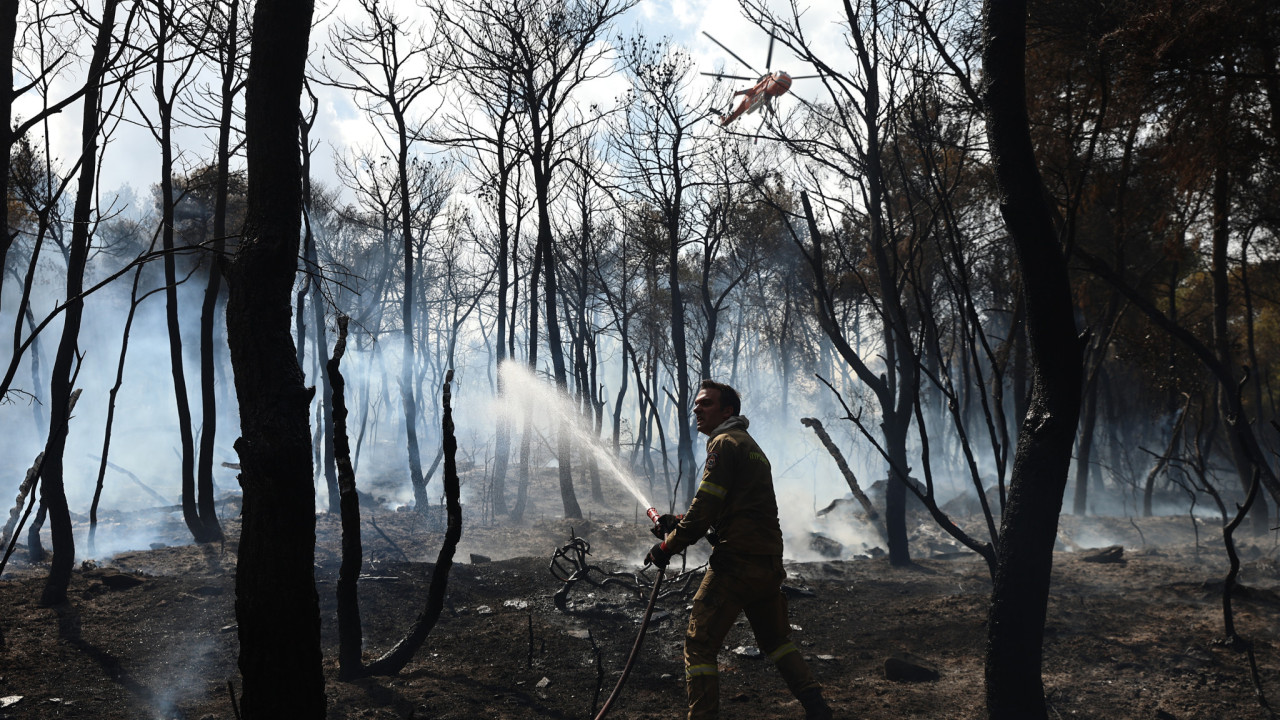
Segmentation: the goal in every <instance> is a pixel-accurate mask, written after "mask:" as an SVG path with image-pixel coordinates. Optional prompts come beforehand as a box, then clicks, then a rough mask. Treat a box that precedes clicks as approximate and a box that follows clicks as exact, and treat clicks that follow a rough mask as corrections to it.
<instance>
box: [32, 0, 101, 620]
mask: <svg viewBox="0 0 1280 720" xmlns="http://www.w3.org/2000/svg"><path fill="white" fill-rule="evenodd" d="M117 5H118V2H117V0H107V2H105V3H104V4H103V7H102V22H101V23H100V24H99V26H98V35H97V38H96V40H95V41H94V46H93V58H92V60H91V61H90V63H89V72H88V76H87V79H86V82H85V86H86V90H85V96H84V106H83V107H84V110H83V113H82V116H81V126H80V136H81V152H82V153H83V155H82V157H81V163H80V178H79V183H78V185H77V187H76V202H75V209H74V210H73V211H72V213H73V214H72V227H71V248H70V250H71V252H70V254H69V256H68V259H67V309H66V311H65V313H64V315H63V325H62V338H61V340H60V341H59V342H58V352H57V355H55V356H54V360H53V377H52V379H51V381H50V383H49V438H48V441H47V442H46V444H45V450H44V466H43V469H42V470H41V482H40V502H41V504H42V505H43V507H44V508H46V509H47V510H48V513H49V529H50V533H51V540H52V545H53V560H52V563H51V566H50V568H49V578H48V580H46V582H45V586H44V591H43V592H42V593H41V595H40V604H41V605H60V604H62V603H65V602H66V601H67V586H68V585H69V584H70V583H71V568H72V565H73V564H74V563H75V555H76V548H75V539H74V537H73V536H72V533H71V511H70V508H68V507H67V494H66V488H65V485H64V480H63V454H64V452H65V450H66V446H67V424H68V423H69V422H70V420H71V407H72V392H73V390H74V387H75V378H76V375H77V374H78V372H79V371H78V365H79V362H80V355H79V350H78V343H79V337H80V321H81V319H82V317H83V313H84V300H83V298H82V297H81V293H83V291H84V269H85V265H86V263H87V262H88V259H89V227H90V215H91V212H92V207H93V201H94V193H93V188H94V184H95V181H96V180H97V167H98V133H99V131H100V130H101V128H102V120H101V110H100V108H99V107H98V105H99V98H100V97H101V89H100V88H101V84H102V80H103V78H104V77H106V68H107V56H108V54H109V52H110V49H111V39H112V38H111V33H112V30H114V28H115V17H116V7H117Z"/></svg>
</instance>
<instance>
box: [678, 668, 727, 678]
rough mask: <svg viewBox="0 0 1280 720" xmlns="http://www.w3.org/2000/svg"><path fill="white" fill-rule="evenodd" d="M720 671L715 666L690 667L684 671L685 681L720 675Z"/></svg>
mask: <svg viewBox="0 0 1280 720" xmlns="http://www.w3.org/2000/svg"><path fill="white" fill-rule="evenodd" d="M719 674H720V671H719V670H718V669H717V668H716V666H715V665H689V666H687V667H685V669H684V677H685V679H686V680H687V679H689V678H691V677H696V676H699V675H717V676H718V675H719Z"/></svg>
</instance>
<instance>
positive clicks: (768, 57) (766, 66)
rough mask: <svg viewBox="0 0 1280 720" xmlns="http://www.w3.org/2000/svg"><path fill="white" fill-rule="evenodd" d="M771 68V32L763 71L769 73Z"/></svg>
mask: <svg viewBox="0 0 1280 720" xmlns="http://www.w3.org/2000/svg"><path fill="white" fill-rule="evenodd" d="M772 67H773V32H772V31H770V32H769V52H768V54H766V55H765V56H764V71H765V72H769V69H770V68H772Z"/></svg>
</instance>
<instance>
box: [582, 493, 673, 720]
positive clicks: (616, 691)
mask: <svg viewBox="0 0 1280 720" xmlns="http://www.w3.org/2000/svg"><path fill="white" fill-rule="evenodd" d="M646 514H647V515H648V516H649V519H650V520H652V521H653V524H654V525H657V524H658V511H657V510H655V509H654V508H649V510H648V511H647V513H646ZM666 575H667V570H666V568H658V577H657V578H655V579H654V581H653V590H652V591H651V592H650V593H649V604H648V605H646V606H645V608H644V617H643V618H641V620H640V631H639V632H637V633H636V641H635V643H634V644H632V646H631V654H630V655H628V656H627V663H626V664H625V665H623V666H622V675H621V676H620V677H619V678H618V684H617V685H614V686H613V692H611V693H609V698H608V699H607V700H605V701H604V705H603V706H601V708H600V712H598V713H596V716H595V718H594V720H603V718H604V716H605V714H606V713H608V712H609V709H610V708H612V707H613V703H614V701H615V700H617V699H618V696H619V695H621V694H622V686H623V685H624V684H625V683H626V682H627V676H628V675H630V674H631V668H632V667H634V666H635V664H636V658H638V657H640V646H641V645H642V644H643V643H644V634H645V632H646V631H648V629H649V618H650V617H652V616H653V606H654V604H655V603H656V602H657V601H658V591H659V590H660V589H661V588H662V579H663V578H664V577H666Z"/></svg>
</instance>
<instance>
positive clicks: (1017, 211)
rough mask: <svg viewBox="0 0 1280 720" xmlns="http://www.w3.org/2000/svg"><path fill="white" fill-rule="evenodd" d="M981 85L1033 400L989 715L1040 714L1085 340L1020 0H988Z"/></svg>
mask: <svg viewBox="0 0 1280 720" xmlns="http://www.w3.org/2000/svg"><path fill="white" fill-rule="evenodd" d="M983 14H984V18H983V21H984V23H983V38H982V40H983V44H984V47H983V56H982V66H983V68H984V69H985V75H984V80H983V86H982V97H983V107H984V112H985V116H986V117H985V119H986V124H987V138H988V142H989V144H990V151H991V158H992V161H993V163H994V165H995V179H996V186H997V191H998V193H999V200H1000V213H1001V215H1002V216H1003V218H1004V222H1005V226H1006V228H1007V230H1008V231H1009V236H1010V239H1011V241H1012V243H1013V248H1014V252H1015V256H1016V257H1017V261H1018V266H1019V269H1020V270H1021V272H1022V278H1023V283H1022V293H1023V299H1024V301H1025V307H1026V327H1027V337H1028V340H1029V344H1030V350H1031V360H1032V384H1031V397H1030V400H1029V403H1028V407H1027V414H1026V416H1025V417H1024V418H1023V420H1022V425H1021V427H1020V429H1019V432H1018V446H1017V450H1016V451H1015V454H1014V458H1013V473H1012V479H1011V481H1010V486H1009V497H1008V501H1007V503H1006V505H1005V508H1004V514H1003V516H1002V518H1001V528H1000V538H999V541H998V544H997V551H996V555H997V562H996V571H995V577H994V587H993V588H992V592H991V606H990V609H989V613H988V625H987V657H986V695H987V712H988V713H989V715H990V717H991V718H993V720H1003V719H1004V718H1018V719H1019V720H1027V719H1029V718H1047V717H1048V715H1047V713H1046V710H1045V704H1044V684H1043V681H1042V678H1041V660H1042V657H1041V655H1042V642H1043V638H1044V623H1045V611H1046V607H1047V604H1048V600H1049V580H1050V571H1051V570H1052V568H1053V544H1054V540H1055V539H1056V537H1057V531H1058V514H1059V513H1060V511H1061V510H1062V497H1063V492H1064V491H1065V490H1066V483H1067V469H1068V467H1069V466H1070V464H1071V446H1072V443H1073V442H1074V440H1075V432H1076V424H1077V421H1078V419H1079V415H1080V387H1081V380H1082V369H1081V347H1080V341H1079V339H1078V337H1077V335H1076V327H1075V318H1074V315H1073V312H1072V308H1073V306H1072V302H1071V288H1070V286H1069V285H1068V282H1067V265H1066V260H1065V258H1064V257H1063V253H1062V248H1061V246H1060V245H1059V244H1058V242H1057V239H1056V238H1057V234H1056V233H1055V232H1054V228H1053V221H1052V219H1051V216H1050V210H1049V206H1048V203H1047V200H1046V194H1045V191H1044V184H1043V181H1042V180H1041V177H1040V171H1039V169H1038V167H1037V166H1036V159H1035V153H1034V150H1033V148H1032V144H1031V133H1030V129H1029V122H1028V118H1027V102H1026V87H1025V81H1024V77H1025V70H1026V58H1025V55H1026V44H1027V36H1026V25H1027V2H1026V0H987V2H986V4H985V6H984V8H983Z"/></svg>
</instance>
